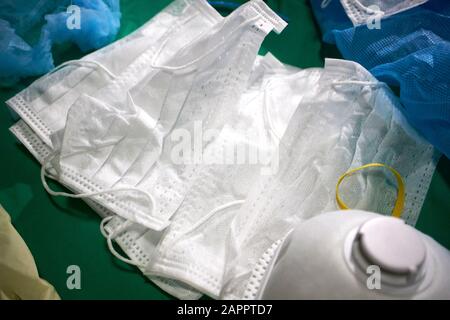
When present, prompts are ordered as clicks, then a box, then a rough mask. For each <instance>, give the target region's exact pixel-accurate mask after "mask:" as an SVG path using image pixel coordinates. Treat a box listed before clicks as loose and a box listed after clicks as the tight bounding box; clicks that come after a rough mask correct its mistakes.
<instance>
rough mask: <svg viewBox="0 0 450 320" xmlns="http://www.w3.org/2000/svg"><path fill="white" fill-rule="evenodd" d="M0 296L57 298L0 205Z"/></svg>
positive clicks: (53, 289)
mask: <svg viewBox="0 0 450 320" xmlns="http://www.w3.org/2000/svg"><path fill="white" fill-rule="evenodd" d="M0 299H2V300H4V299H15V300H16V299H22V300H38V299H39V300H44V299H45V300H58V299H60V297H59V295H58V293H57V292H56V290H55V288H53V286H52V285H51V284H49V283H48V282H47V281H45V280H43V279H41V278H39V274H38V271H37V268H36V264H35V262H34V259H33V256H32V255H31V252H30V250H28V247H27V245H26V244H25V242H24V241H23V239H22V237H21V236H20V235H19V234H18V233H17V231H16V229H14V227H13V226H12V224H11V218H10V216H9V215H8V214H7V213H6V211H5V210H4V209H3V208H2V206H0Z"/></svg>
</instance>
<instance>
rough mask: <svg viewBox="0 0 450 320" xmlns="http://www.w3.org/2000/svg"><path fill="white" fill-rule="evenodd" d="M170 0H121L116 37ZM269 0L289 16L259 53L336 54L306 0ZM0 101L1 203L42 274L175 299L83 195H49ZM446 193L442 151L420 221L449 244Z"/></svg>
mask: <svg viewBox="0 0 450 320" xmlns="http://www.w3.org/2000/svg"><path fill="white" fill-rule="evenodd" d="M241 2H243V1H241ZM168 3H170V1H169V0H152V1H149V0H133V1H121V10H122V20H121V29H120V32H119V35H118V37H119V38H120V37H124V36H126V35H127V34H129V33H130V32H132V31H133V30H135V29H136V28H138V27H139V26H140V25H142V24H143V23H144V22H146V21H147V20H148V19H149V18H151V17H152V16H153V15H155V14H156V13H157V12H159V11H160V10H161V9H163V8H164V7H165V6H166V5H167V4H168ZM268 3H269V5H270V6H271V7H272V8H273V9H275V10H277V11H279V12H281V13H283V14H285V15H287V16H288V17H289V26H288V27H287V28H286V29H285V30H284V31H283V33H282V34H281V35H276V34H271V35H269V36H268V37H267V39H266V40H265V41H264V44H263V48H262V49H261V53H265V52H267V50H270V51H271V52H272V53H273V54H274V55H275V56H276V57H278V58H279V59H280V60H281V61H283V62H285V63H288V64H292V65H295V66H298V67H301V68H306V67H320V66H323V61H324V57H334V58H336V57H337V58H338V57H339V54H338V52H337V51H336V49H335V48H333V47H330V46H324V45H322V43H321V41H320V32H319V30H318V28H317V25H316V24H315V22H314V19H313V16H312V12H311V10H310V8H309V6H308V4H307V0H290V1H289V0H285V1H282V0H279V1H270V0H269V1H268ZM222 13H223V14H224V15H225V14H226V12H222ZM82 55H83V54H82V53H81V52H80V51H79V50H78V49H77V48H76V47H74V46H73V45H64V46H58V47H56V48H55V49H54V56H55V64H56V65H57V64H59V63H61V62H63V61H65V60H69V59H76V58H80V57H81V56H82ZM32 80H33V79H27V80H24V81H22V82H21V83H19V84H18V85H16V86H14V87H13V88H10V89H2V90H1V92H0V100H2V101H5V100H7V99H8V98H10V97H12V96H13V95H14V94H16V93H17V92H19V91H20V90H22V89H23V88H25V87H26V86H27V85H29V84H30V83H31V81H32ZM0 109H1V111H0V141H1V148H2V152H1V157H0V159H1V166H2V172H1V173H0V204H2V205H3V207H4V208H5V209H6V210H7V211H8V212H9V214H10V215H11V217H12V222H13V224H14V226H15V227H16V229H17V230H18V232H19V233H20V234H21V235H22V237H23V238H24V240H25V241H26V243H27V244H28V246H29V248H30V250H31V252H32V254H33V256H34V258H35V260H36V264H37V267H38V269H39V272H40V274H41V276H42V277H43V278H45V279H47V280H48V281H49V282H51V283H52V284H53V285H54V286H55V288H56V289H57V291H58V292H59V294H60V295H61V297H62V298H63V299H170V298H171V297H170V296H169V295H167V294H165V293H164V292H163V291H161V290H160V289H158V288H157V287H156V286H154V285H153V284H152V283H151V282H150V281H149V280H148V279H147V278H145V277H144V276H143V275H141V274H140V273H139V272H138V271H137V269H135V268H134V267H131V266H128V265H126V264H124V263H122V262H120V261H118V260H117V259H115V258H114V257H113V256H112V255H111V254H110V252H109V251H108V249H107V246H106V244H105V240H104V238H103V237H102V235H101V234H100V231H99V222H100V218H99V217H98V216H97V215H96V214H95V213H94V212H93V211H92V210H91V209H90V208H89V207H88V206H87V205H86V204H85V203H84V202H83V201H81V200H76V199H68V198H61V197H52V196H50V195H48V194H47V193H46V192H45V190H44V189H43V187H42V185H41V182H40V178H39V170H40V165H39V164H38V162H37V161H36V160H35V159H34V158H33V157H32V156H31V154H29V153H28V152H27V150H26V149H25V147H23V146H22V145H21V144H20V143H19V142H18V141H17V140H16V139H15V137H14V136H13V135H12V134H11V133H10V132H9V131H8V128H9V127H10V126H11V125H12V124H13V123H14V121H13V120H12V117H11V115H10V113H9V111H8V109H7V107H6V104H4V103H3V108H0ZM52 185H53V186H54V187H57V186H56V184H52ZM449 195H450V161H449V160H448V159H446V158H442V159H441V160H440V162H439V165H438V167H437V170H436V173H435V175H434V177H433V180H432V183H431V187H430V189H429V192H428V195H427V198H426V201H425V204H424V206H423V209H422V212H421V215H420V218H419V221H418V223H417V228H418V229H419V230H421V231H423V232H425V233H427V234H429V235H430V236H432V237H433V238H434V239H436V240H437V241H438V242H440V243H441V244H442V245H444V246H445V247H447V248H450V232H449V231H450V197H449ZM70 265H78V266H79V267H80V269H81V289H80V290H69V289H68V288H67V286H66V281H67V277H68V274H67V273H66V270H67V267H68V266H70Z"/></svg>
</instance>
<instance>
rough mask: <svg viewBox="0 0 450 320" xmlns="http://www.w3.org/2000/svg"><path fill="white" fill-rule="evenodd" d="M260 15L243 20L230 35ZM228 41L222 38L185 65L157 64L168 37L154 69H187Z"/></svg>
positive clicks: (154, 60) (156, 56) (155, 58)
mask: <svg viewBox="0 0 450 320" xmlns="http://www.w3.org/2000/svg"><path fill="white" fill-rule="evenodd" d="M260 18H261V17H260V16H256V17H252V18H249V19H247V20H245V21H244V22H242V23H241V24H239V26H237V27H236V28H235V29H233V30H232V31H231V32H230V33H229V35H228V36H230V35H232V34H234V33H235V32H236V31H237V30H239V29H240V28H242V27H243V26H245V25H247V24H250V23H252V22H255V21H256V20H258V19H260ZM225 43H227V41H226V39H222V40H221V41H219V43H217V44H216V45H215V46H213V47H212V48H211V49H209V50H208V51H206V52H205V53H204V54H202V55H201V56H200V57H197V58H195V59H193V60H191V61H189V62H187V63H185V64H183V65H179V66H165V65H157V64H156V60H157V59H158V58H159V56H160V54H161V51H162V50H163V48H164V46H165V45H166V44H167V39H166V41H164V42H163V43H162V45H161V47H160V48H159V49H158V51H157V54H156V55H155V56H154V58H153V60H152V62H151V67H152V68H154V69H163V70H168V71H176V70H181V69H185V68H187V67H190V66H191V65H193V64H195V63H197V62H199V61H201V60H203V59H204V58H206V57H207V56H209V55H210V54H211V53H213V52H214V51H215V50H217V49H218V48H220V46H222V45H223V44H225Z"/></svg>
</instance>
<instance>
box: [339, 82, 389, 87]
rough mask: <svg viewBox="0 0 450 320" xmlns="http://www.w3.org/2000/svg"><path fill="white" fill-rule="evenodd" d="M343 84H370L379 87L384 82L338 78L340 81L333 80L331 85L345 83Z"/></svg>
mask: <svg viewBox="0 0 450 320" xmlns="http://www.w3.org/2000/svg"><path fill="white" fill-rule="evenodd" d="M345 84H356V85H361V86H370V87H379V86H383V85H384V82H379V81H357V80H340V81H333V82H332V85H333V86H339V85H345Z"/></svg>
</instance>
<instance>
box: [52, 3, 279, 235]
mask: <svg viewBox="0 0 450 320" xmlns="http://www.w3.org/2000/svg"><path fill="white" fill-rule="evenodd" d="M284 26H285V22H283V21H282V20H281V19H279V18H278V17H277V16H276V15H275V14H274V13H273V12H272V11H271V10H270V9H269V8H268V7H267V6H266V5H265V4H264V3H263V2H260V1H252V2H249V3H247V4H245V5H243V6H242V7H240V8H239V9H237V10H236V11H235V12H233V13H232V14H231V15H229V16H228V17H227V18H226V19H224V21H223V23H220V24H218V25H216V27H214V28H213V29H212V30H211V31H210V33H208V34H207V35H204V36H203V37H201V38H199V39H198V40H196V41H195V42H194V43H192V44H191V45H189V46H188V47H186V48H185V49H183V50H182V51H181V52H180V53H179V54H177V55H175V57H174V58H172V59H170V60H169V61H168V63H167V65H164V66H161V65H158V62H156V61H154V60H153V62H152V65H153V68H154V69H157V70H159V72H156V73H154V74H152V76H149V78H150V79H146V80H145V81H144V83H145V85H144V86H142V87H141V88H145V90H141V91H140V92H142V91H143V92H148V91H152V90H155V93H156V92H157V93H159V94H160V95H161V94H162V95H163V96H164V99H162V101H160V102H161V104H158V103H152V104H149V105H136V104H137V103H136V104H135V103H134V101H133V100H134V99H132V98H131V94H129V95H128V98H129V101H128V103H129V104H128V105H125V106H122V108H121V109H117V108H115V107H114V106H110V105H108V104H107V103H106V102H105V101H104V100H102V101H100V100H99V99H96V98H91V97H88V96H82V97H81V98H80V99H78V100H77V101H76V102H75V103H74V105H73V106H72V107H71V108H70V111H69V112H68V117H67V123H66V127H65V129H64V131H63V132H62V131H61V132H62V134H59V133H58V134H55V135H53V136H52V137H53V138H54V143H56V145H60V150H59V152H58V154H57V157H56V158H55V159H54V161H52V162H53V165H54V167H55V168H56V170H57V172H58V176H57V178H58V180H59V181H60V182H62V183H63V184H65V185H67V186H69V187H70V188H71V189H74V190H77V192H80V194H77V195H68V194H63V193H55V192H52V191H51V190H49V188H48V186H47V185H46V183H45V182H44V186H45V187H46V189H47V191H49V192H50V193H52V194H54V195H65V196H71V197H75V198H81V197H92V198H93V199H95V200H96V201H97V202H99V203H100V204H102V205H103V206H105V207H107V208H109V209H110V210H112V211H114V212H115V213H117V214H118V215H121V216H123V217H125V218H126V219H129V220H131V221H135V222H138V223H141V224H143V225H144V226H146V227H148V228H151V229H154V230H162V229H163V228H165V227H166V226H167V224H168V223H169V219H170V217H171V215H172V214H173V212H174V211H175V210H176V208H177V206H178V205H179V204H180V203H181V201H182V200H183V198H184V195H185V193H186V191H187V190H188V189H189V184H190V183H191V182H192V181H194V180H195V179H194V177H195V175H196V172H195V170H196V168H197V167H198V166H197V165H193V166H189V165H188V166H186V165H184V164H182V165H174V164H173V161H172V159H171V150H172V149H173V145H174V143H173V142H172V141H170V140H169V139H167V135H168V134H169V133H170V132H171V131H173V130H174V128H184V129H186V130H188V131H190V132H192V130H193V126H195V124H196V122H197V121H203V128H205V129H206V128H208V129H220V128H221V127H222V126H224V125H225V124H226V123H227V121H230V116H232V115H233V113H234V112H235V109H236V105H237V101H238V98H239V96H240V92H242V91H243V89H244V86H245V83H246V82H247V81H248V77H249V74H250V71H251V67H252V65H253V62H254V59H255V58H256V54H257V51H258V49H259V46H260V44H261V42H262V40H263V39H264V37H265V35H266V34H267V33H268V32H269V31H270V30H272V29H276V30H277V31H281V30H282V29H283V28H284ZM166 74H168V80H167V82H164V80H163V79H167V77H165V75H166ZM160 75H162V76H161V77H160ZM161 83H162V84H163V86H162V88H161ZM164 84H167V86H164ZM134 94H135V95H134V97H136V96H137V97H139V92H138V93H134ZM134 97H133V98H134ZM213 106H214V108H213ZM156 109H159V110H156ZM160 153H161V155H160ZM156 160H158V161H157V162H155V161H156ZM44 167H45V165H44Z"/></svg>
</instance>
